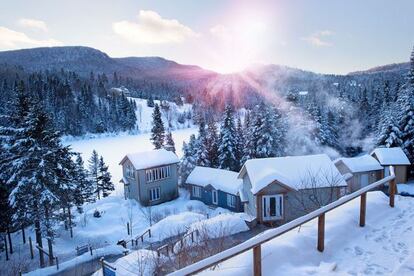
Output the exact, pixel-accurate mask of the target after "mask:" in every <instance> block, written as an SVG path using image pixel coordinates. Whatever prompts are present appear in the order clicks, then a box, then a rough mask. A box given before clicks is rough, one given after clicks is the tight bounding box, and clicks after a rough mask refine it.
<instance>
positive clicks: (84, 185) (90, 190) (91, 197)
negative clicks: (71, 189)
mask: <svg viewBox="0 0 414 276" xmlns="http://www.w3.org/2000/svg"><path fill="white" fill-rule="evenodd" d="M73 177H74V179H75V181H76V183H77V186H76V189H75V204H76V206H78V209H79V210H81V206H82V205H83V204H84V203H88V202H94V201H95V198H96V197H95V191H96V188H95V187H94V182H93V181H91V179H90V178H89V177H88V172H87V170H85V167H84V163H83V160H82V157H81V155H80V154H79V153H78V154H76V161H75V166H74V170H73Z"/></svg>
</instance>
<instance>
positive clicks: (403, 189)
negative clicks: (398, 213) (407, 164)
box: [397, 182, 414, 196]
mask: <svg viewBox="0 0 414 276" xmlns="http://www.w3.org/2000/svg"><path fill="white" fill-rule="evenodd" d="M397 191H398V193H399V194H400V195H404V196H405V195H409V196H414V182H409V183H407V184H397Z"/></svg>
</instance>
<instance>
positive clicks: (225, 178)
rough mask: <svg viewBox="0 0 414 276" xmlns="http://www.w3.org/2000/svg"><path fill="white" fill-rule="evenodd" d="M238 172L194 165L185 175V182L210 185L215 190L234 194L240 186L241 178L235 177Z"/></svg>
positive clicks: (204, 185)
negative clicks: (187, 174)
mask: <svg viewBox="0 0 414 276" xmlns="http://www.w3.org/2000/svg"><path fill="white" fill-rule="evenodd" d="M237 175H238V173H236V172H232V171H228V170H221V169H214V168H208V167H199V166H197V167H195V168H194V170H193V171H192V172H191V173H190V175H189V176H188V177H187V180H186V182H185V183H186V184H192V185H197V186H202V187H206V186H208V185H211V186H213V187H214V189H216V190H221V191H223V192H226V193H229V194H233V195H236V194H237V193H238V192H239V189H240V187H241V186H242V182H243V181H242V180H241V179H238V178H237Z"/></svg>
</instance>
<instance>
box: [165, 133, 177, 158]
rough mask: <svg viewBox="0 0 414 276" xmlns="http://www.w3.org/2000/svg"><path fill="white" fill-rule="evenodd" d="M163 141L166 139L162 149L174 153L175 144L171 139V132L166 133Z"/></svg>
mask: <svg viewBox="0 0 414 276" xmlns="http://www.w3.org/2000/svg"><path fill="white" fill-rule="evenodd" d="M165 139H166V143H165V146H164V148H165V149H166V150H169V151H172V152H174V153H175V143H174V139H173V137H172V133H171V131H169V132H168V133H167V135H166V136H165Z"/></svg>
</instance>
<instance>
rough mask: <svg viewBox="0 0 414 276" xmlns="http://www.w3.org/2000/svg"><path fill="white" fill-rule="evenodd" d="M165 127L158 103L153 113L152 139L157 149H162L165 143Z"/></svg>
mask: <svg viewBox="0 0 414 276" xmlns="http://www.w3.org/2000/svg"><path fill="white" fill-rule="evenodd" d="M164 136H165V128H164V123H163V122H162V117H161V111H160V107H159V106H158V104H155V107H154V111H153V113H152V129H151V141H152V144H153V145H154V148H155V149H161V148H162V147H163V145H164Z"/></svg>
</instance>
